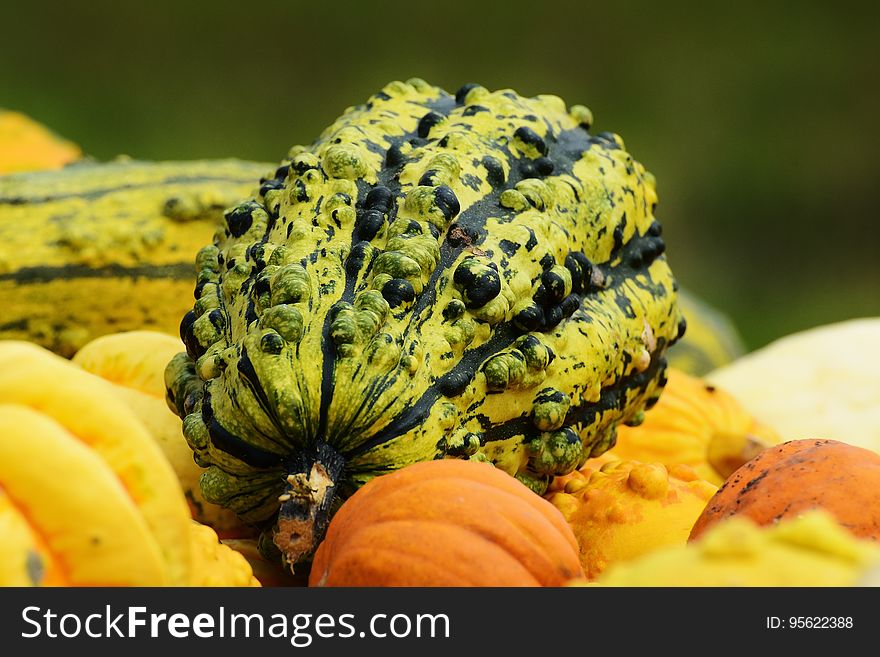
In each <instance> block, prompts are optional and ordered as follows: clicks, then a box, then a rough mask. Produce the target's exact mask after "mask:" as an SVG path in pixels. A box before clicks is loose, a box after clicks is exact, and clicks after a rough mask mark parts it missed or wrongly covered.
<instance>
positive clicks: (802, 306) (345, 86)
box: [0, 0, 880, 348]
mask: <svg viewBox="0 0 880 657" xmlns="http://www.w3.org/2000/svg"><path fill="white" fill-rule="evenodd" d="M5 4H6V8H5V9H3V10H2V12H0V13H2V19H0V20H2V22H3V23H4V30H3V37H2V39H0V107H5V108H8V109H15V110H20V111H23V112H25V113H27V114H30V115H31V116H33V117H34V118H36V119H38V120H40V121H42V122H44V123H46V124H48V125H49V126H51V127H52V128H54V129H55V130H56V131H57V132H59V133H60V134H62V135H65V136H67V137H69V138H71V139H73V140H75V141H77V142H78V143H79V144H81V145H82V146H83V147H84V149H85V150H86V152H87V153H89V154H90V155H92V156H95V157H97V158H100V159H106V158H111V157H113V156H115V155H117V154H120V153H124V154H128V155H130V156H133V157H136V158H144V159H185V158H206V157H225V156H237V157H241V158H248V159H254V160H263V161H276V160H279V159H280V158H281V157H283V156H284V154H285V153H286V151H287V149H288V147H289V146H291V145H293V144H298V143H309V142H311V141H312V140H313V139H314V138H315V137H316V136H317V135H318V133H319V132H320V130H321V129H322V128H323V127H324V126H325V125H327V124H329V123H330V122H331V121H332V120H333V119H334V118H335V117H336V116H337V115H338V114H339V113H340V112H341V111H342V110H343V109H344V108H345V107H346V106H348V105H352V104H357V103H359V102H362V101H363V100H365V99H366V98H367V97H368V96H369V95H370V94H371V93H373V92H374V91H377V90H378V89H380V88H381V87H382V86H383V85H384V84H385V83H386V82H388V81H390V80H393V79H406V78H408V77H412V76H418V77H422V78H425V79H426V80H428V81H430V82H432V83H434V84H438V85H440V86H443V87H445V88H446V89H448V90H449V91H452V92H454V91H455V90H456V89H457V88H458V87H459V86H460V85H461V84H463V83H465V82H479V83H481V84H483V85H484V86H486V87H489V88H493V89H495V88H506V87H510V88H514V89H516V90H517V91H519V92H520V93H522V94H527V95H534V94H538V93H545V92H546V93H555V94H558V95H560V96H562V97H563V98H564V99H565V100H566V101H567V102H568V103H569V104H573V103H583V104H585V105H587V106H589V107H590V108H591V109H592V110H593V114H594V116H595V124H594V126H595V127H594V130H596V131H600V130H611V131H614V132H617V133H619V134H620V135H622V136H623V137H624V139H625V141H626V145H627V149H628V150H629V151H630V152H631V153H632V154H633V155H634V156H635V157H636V158H637V159H639V160H640V161H642V162H643V163H644V164H645V165H646V166H647V167H648V169H649V170H650V171H652V172H653V173H654V174H655V175H656V177H657V180H658V191H659V194H660V205H659V207H658V211H657V214H658V217H659V218H660V219H661V221H662V222H663V224H664V230H665V234H666V236H667V245H668V250H667V253H668V257H669V261H670V264H671V266H672V268H673V271H674V272H675V274H676V276H677V278H678V279H679V281H680V282H681V283H682V285H684V286H686V287H688V288H690V289H691V290H693V291H694V292H696V293H697V294H698V295H700V296H701V297H702V298H704V299H705V300H707V301H709V302H710V303H712V304H713V305H715V306H717V307H719V308H722V309H723V310H724V311H725V312H727V313H728V315H729V316H730V317H731V318H732V319H733V321H734V323H735V324H736V325H737V327H738V328H739V329H740V332H741V333H742V334H743V337H744V338H745V341H746V344H747V346H748V347H750V348H755V347H759V346H761V345H763V344H766V343H767V342H769V341H771V340H773V339H775V338H777V337H780V336H782V335H785V334H787V333H790V332H793V331H796V330H800V329H803V328H807V327H810V326H815V325H818V324H823V323H828V322H833V321H838V320H843V319H847V318H851V317H860V316H871V315H875V316H876V315H880V257H878V255H877V251H878V242H880V228H878V226H877V223H878V213H877V210H876V207H877V203H876V200H875V199H876V194H877V190H878V186H880V149H878V148H877V141H878V139H877V134H878V127H877V124H878V118H880V45H878V44H880V12H878V10H877V9H871V8H870V5H865V3H851V4H850V3H847V2H841V1H837V2H833V3H832V2H799V3H794V2H791V3H784V4H778V5H776V6H774V5H772V4H768V3H753V2H737V3H723V4H722V3H717V5H716V6H714V7H707V6H706V5H707V4H709V3H657V2H612V1H606V2H601V3H599V2H564V1H559V0H557V1H545V2H539V1H533V2H521V1H517V0H508V1H507V2H498V3H490V2H482V3H480V2H476V1H471V2H451V1H448V2H425V3H416V2H381V1H379V2H343V1H341V0H338V1H337V2H319V1H316V0H312V1H311V2H299V1H295V0H288V1H286V2H280V1H279V2H266V1H263V2H257V1H254V2H248V3H232V2H223V1H221V0H212V1H210V2H207V1H193V2H181V1H176V2H169V1H166V0H154V1H152V2H150V3H121V2H118V1H116V2H109V1H106V0H97V1H91V2H87V3H86V2H82V3H72V2H71V3H61V2H57V3H55V2H42V3H27V4H25V3H16V4H17V6H15V7H14V8H12V7H11V6H9V3H5ZM712 4H715V3H712ZM786 5H787V6H786Z"/></svg>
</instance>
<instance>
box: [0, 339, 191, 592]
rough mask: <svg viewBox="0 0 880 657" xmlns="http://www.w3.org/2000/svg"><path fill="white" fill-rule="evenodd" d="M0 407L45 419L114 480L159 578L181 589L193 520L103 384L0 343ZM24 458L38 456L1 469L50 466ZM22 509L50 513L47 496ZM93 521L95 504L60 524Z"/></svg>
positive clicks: (38, 351) (43, 353)
mask: <svg viewBox="0 0 880 657" xmlns="http://www.w3.org/2000/svg"><path fill="white" fill-rule="evenodd" d="M0 403H10V404H16V405H20V406H26V407H29V408H31V409H33V410H35V411H38V412H39V413H40V414H42V415H44V416H47V417H48V418H51V419H52V420H54V421H55V422H57V423H58V424H60V425H62V426H63V427H64V429H65V430H66V432H67V435H69V436H71V437H74V438H75V439H76V440H77V441H79V443H80V444H81V445H83V446H85V447H88V448H89V449H90V450H91V451H92V452H93V453H94V454H95V457H96V458H98V459H99V460H100V459H102V460H103V462H104V463H106V465H107V466H109V469H110V471H111V472H113V473H115V476H116V478H117V480H118V483H119V487H118V492H117V494H118V495H123V496H125V498H126V499H128V500H131V501H133V502H134V504H135V505H136V507H137V509H138V511H139V513H140V514H141V516H142V517H143V521H144V522H145V523H146V526H147V527H148V528H149V531H150V532H151V533H152V535H153V536H154V537H155V541H156V543H157V544H158V546H159V549H160V554H161V557H162V559H163V561H164V570H165V572H164V576H165V579H167V581H168V582H169V583H171V584H177V585H183V584H185V583H186V581H187V578H188V574H189V569H190V564H191V555H190V541H189V523H190V522H191V520H190V514H189V509H188V508H187V505H186V502H185V500H184V496H183V491H182V489H181V487H180V484H179V483H178V481H177V477H176V475H175V473H174V470H173V469H172V468H171V465H170V464H169V463H168V461H167V459H166V458H165V456H164V455H163V453H162V451H161V449H160V448H159V446H158V445H157V444H156V442H155V441H154V440H153V438H152V436H151V435H150V433H149V432H148V431H147V429H146V428H145V427H144V426H143V424H141V422H140V421H139V420H138V419H137V417H136V416H135V415H134V414H133V413H132V412H131V411H130V410H129V409H128V408H127V407H126V406H125V404H123V403H122V402H121V401H119V400H118V399H116V398H115V397H114V395H113V393H112V391H111V390H110V385H109V384H108V383H107V382H106V381H104V380H102V379H100V378H99V377H96V376H94V375H92V374H89V373H88V372H85V371H83V370H82V369H80V368H79V367H77V366H76V365H74V364H72V363H70V362H69V361H67V360H65V359H63V358H61V357H60V356H57V355H55V354H53V353H51V352H49V351H47V350H45V349H43V348H41V347H39V346H36V345H33V344H30V343H26V342H17V341H9V340H7V341H0ZM28 458H36V456H35V455H33V456H31V457H26V456H24V455H22V456H20V457H15V458H12V457H10V459H9V460H8V461H6V460H5V459H4V462H5V463H6V465H7V467H8V468H9V469H10V470H11V471H13V472H15V471H17V470H22V471H23V470H24V469H26V468H29V467H39V468H43V467H48V466H47V465H43V464H41V462H40V460H39V459H38V458H37V459H36V461H35V462H34V463H33V464H31V463H30V461H28V460H27V459H28ZM62 463H63V462H62ZM47 476H54V477H61V478H62V479H63V478H64V477H65V468H64V467H63V465H59V467H57V468H53V469H51V472H49V473H47ZM83 481H88V478H86V479H85V480H83ZM70 486H76V484H74V483H71V484H70ZM35 492H36V491H35ZM37 500H39V502H37ZM28 503H29V504H32V505H33V504H37V505H39V506H41V507H42V506H43V505H46V506H47V507H48V509H49V510H48V511H47V513H53V511H52V509H53V508H54V507H53V506H52V505H53V504H54V501H53V500H52V498H51V497H45V496H42V497H33V498H29V502H28ZM58 512H59V513H60V512H61V511H60V510H59V511H58ZM95 514H96V515H98V516H101V515H102V512H101V507H100V506H99V505H96V506H95V511H94V514H88V513H86V514H80V515H79V516H70V517H68V518H67V519H66V522H71V521H73V520H74V519H75V520H76V523H77V526H80V525H85V526H88V525H89V524H90V523H92V522H93V521H94V518H93V515H95Z"/></svg>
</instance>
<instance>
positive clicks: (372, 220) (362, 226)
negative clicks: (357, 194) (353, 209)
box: [355, 210, 385, 240]
mask: <svg viewBox="0 0 880 657" xmlns="http://www.w3.org/2000/svg"><path fill="white" fill-rule="evenodd" d="M384 224H385V215H384V214H382V212H381V211H380V210H367V211H366V212H365V213H363V214H362V215H361V216H360V218H359V219H358V221H357V222H356V224H355V230H356V231H357V234H358V237H359V238H360V239H362V240H371V239H373V238H374V237H376V235H377V234H378V233H379V231H380V230H382V226H383V225H384Z"/></svg>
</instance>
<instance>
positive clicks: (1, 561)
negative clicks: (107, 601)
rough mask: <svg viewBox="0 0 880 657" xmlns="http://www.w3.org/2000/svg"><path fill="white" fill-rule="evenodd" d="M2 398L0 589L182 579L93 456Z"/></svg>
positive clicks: (54, 424)
mask: <svg viewBox="0 0 880 657" xmlns="http://www.w3.org/2000/svg"><path fill="white" fill-rule="evenodd" d="M0 371H2V367H0ZM3 398H4V395H2V394H0V536H2V541H0V586H165V585H169V584H172V583H175V582H174V580H173V576H174V575H178V574H179V575H180V576H181V577H185V574H184V573H183V572H182V571H180V570H176V569H175V570H174V571H173V573H172V570H171V569H169V563H168V561H167V559H166V558H165V557H164V556H163V554H162V550H161V546H160V544H159V542H158V541H157V540H156V537H155V535H154V534H153V532H152V531H151V528H150V527H149V525H148V523H147V521H146V520H145V517H144V515H143V513H142V510H141V509H140V508H139V507H138V505H137V504H136V502H135V501H134V500H132V496H131V494H130V492H129V491H128V490H126V488H125V487H124V486H123V483H122V481H120V479H119V477H118V475H117V473H116V472H114V471H113V469H111V467H110V466H109V465H108V464H107V462H106V461H104V459H103V458H102V457H101V456H100V455H99V454H98V452H96V451H95V450H93V449H91V448H90V447H89V446H88V445H86V444H84V443H83V442H82V440H81V439H80V437H79V436H76V435H74V434H72V433H71V432H70V431H69V430H68V429H67V428H66V427H64V426H62V425H61V424H60V423H59V422H58V421H57V420H56V419H55V418H53V417H51V416H50V415H47V414H46V413H43V412H41V411H40V410H38V409H35V408H31V407H28V406H25V405H22V404H18V403H15V404H10V403H6V402H5V401H4V399H3ZM169 520H173V519H169ZM184 547H185V554H186V555H187V556H189V544H188V542H187V543H186V544H185V545H184ZM188 567H189V563H187V571H188ZM182 581H183V580H181V581H180V582H179V583H182Z"/></svg>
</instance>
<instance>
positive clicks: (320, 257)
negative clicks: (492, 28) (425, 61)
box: [166, 79, 684, 565]
mask: <svg viewBox="0 0 880 657" xmlns="http://www.w3.org/2000/svg"><path fill="white" fill-rule="evenodd" d="M590 123H591V115H590V112H589V110H587V109H586V108H585V107H583V106H574V107H571V108H566V106H565V104H564V103H563V101H562V100H561V99H560V98H558V97H556V96H549V95H542V96H537V97H535V98H523V97H521V96H519V95H517V94H516V93H514V92H512V91H509V90H502V91H496V92H490V91H488V90H487V89H485V88H483V87H481V86H477V85H467V86H465V87H462V88H461V89H460V90H459V91H458V92H457V93H456V94H455V95H454V96H453V95H450V94H447V93H446V92H444V91H443V90H442V89H439V88H437V87H434V86H431V85H429V84H427V83H425V82H424V81H422V80H417V79H414V80H410V81H408V82H406V83H401V82H394V83H391V84H389V85H388V86H386V87H385V88H384V89H383V90H382V91H380V92H379V93H377V94H375V95H374V96H372V97H371V98H370V99H369V100H368V101H367V102H366V103H365V104H363V105H359V106H357V107H352V108H349V109H348V110H346V112H345V113H344V114H343V115H342V117H340V118H339V119H338V120H337V121H336V122H335V123H334V124H333V125H331V126H330V127H329V128H327V129H326V130H325V131H324V133H323V134H322V135H321V137H320V138H319V139H318V140H317V141H315V143H314V144H312V145H311V146H310V147H307V148H306V147H301V146H297V147H294V148H293V149H291V151H290V153H289V155H288V157H287V158H286V159H285V160H284V161H283V163H282V164H281V166H279V167H278V169H277V171H275V172H274V174H270V175H269V176H267V177H266V178H265V179H264V180H263V181H262V184H261V187H260V190H259V194H258V196H257V197H256V198H255V199H254V200H251V201H249V202H246V203H244V204H241V205H239V206H238V207H235V208H233V209H231V210H229V211H228V212H227V213H226V225H225V226H224V227H223V228H221V229H220V230H218V232H217V234H216V235H215V238H214V243H213V244H212V245H210V246H206V247H205V248H203V249H202V250H201V252H200V253H199V254H198V257H197V260H196V267H197V272H198V275H197V285H196V289H195V297H196V302H195V305H194V307H193V309H192V311H191V312H189V313H187V315H186V317H184V319H183V322H182V324H181V335H182V337H183V340H184V343H185V344H186V348H187V353H186V354H180V355H179V356H178V357H176V358H175V359H174V360H173V361H172V362H171V363H170V364H169V366H168V370H167V373H166V378H167V384H168V399H169V403H170V404H171V406H172V408H174V409H175V410H176V412H177V413H178V414H179V415H180V416H181V417H182V418H183V422H184V432H185V434H186V437H187V439H188V441H189V443H190V445H191V446H192V448H193V450H194V452H195V458H196V461H197V462H198V463H199V464H200V465H202V466H204V467H206V468H207V470H206V472H205V474H204V475H203V477H202V487H203V491H204V494H205V497H206V498H207V499H209V500H210V501H212V502H216V503H219V504H222V505H224V506H227V507H229V508H230V509H233V510H234V511H235V512H237V513H238V514H239V515H240V516H241V517H242V518H243V519H245V520H247V521H250V522H254V523H261V524H263V525H264V526H265V528H266V532H265V534H264V536H265V537H266V538H271V539H272V541H273V542H274V545H275V546H277V548H278V549H279V550H280V551H281V553H282V554H283V555H284V558H285V560H286V561H287V562H288V563H289V564H291V565H292V564H295V563H299V562H306V561H308V559H309V557H310V555H311V553H312V551H313V550H314V548H315V546H316V545H317V543H318V542H319V541H320V539H321V538H322V536H323V533H324V530H325V528H326V525H327V523H328V521H329V518H330V516H331V515H332V513H333V511H334V510H335V509H336V508H337V506H338V505H339V504H340V503H341V500H343V499H345V498H346V497H347V496H349V495H351V494H352V493H353V492H354V491H355V490H356V489H357V488H358V487H359V486H361V485H363V484H364V483H365V482H367V481H368V480H370V479H371V478H373V477H375V476H377V475H381V474H383V473H386V472H390V471H392V470H395V469H397V468H401V467H403V466H406V465H408V464H410V463H414V462H417V461H424V460H429V459H437V458H444V457H457V458H471V459H481V460H488V461H490V462H492V463H494V464H495V465H496V466H497V467H499V468H501V469H503V470H505V471H507V472H509V473H510V474H512V475H515V476H516V477H518V478H519V479H520V480H521V481H523V482H525V483H526V484H527V485H529V486H531V487H532V488H533V489H535V490H536V491H539V492H540V491H543V489H544V488H545V487H546V485H547V483H548V481H549V479H550V477H552V476H553V475H561V474H565V473H567V472H570V471H571V470H573V469H574V468H576V467H578V466H579V465H580V464H582V463H583V462H584V461H585V460H586V459H587V458H588V457H590V456H596V455H598V454H601V453H602V452H604V451H605V450H607V449H608V448H609V447H611V446H612V445H613V444H614V440H615V427H616V426H617V425H618V424H619V423H620V422H628V423H632V422H637V421H638V419H639V418H640V417H641V416H642V414H643V413H642V411H643V410H644V408H645V407H646V406H649V405H650V404H652V403H653V402H654V401H656V399H657V398H658V396H659V394H660V390H661V388H662V385H663V383H664V382H665V376H664V372H665V368H666V361H665V357H664V354H665V351H666V349H667V347H668V346H669V345H670V344H671V343H673V342H674V341H675V340H677V339H678V337H679V336H680V334H681V333H682V332H683V331H684V322H683V320H682V318H681V315H680V312H679V310H678V308H677V305H676V302H675V292H674V290H675V284H674V281H673V278H672V274H671V272H670V270H669V267H668V266H667V263H666V259H665V257H664V256H663V251H664V244H663V240H662V238H661V230H660V225H659V223H657V221H655V220H654V217H653V211H654V206H655V204H656V200H657V196H656V193H655V189H654V180H653V177H652V176H651V175H650V174H649V173H647V172H646V171H645V169H644V167H643V166H642V165H641V164H639V163H638V162H636V161H635V160H633V158H632V157H631V156H630V155H629V154H628V153H627V152H626V151H625V150H624V145H623V142H622V140H621V139H620V137H618V136H617V135H614V134H611V133H597V134H591V133H590V131H589V129H590ZM265 542H266V543H268V541H265Z"/></svg>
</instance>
